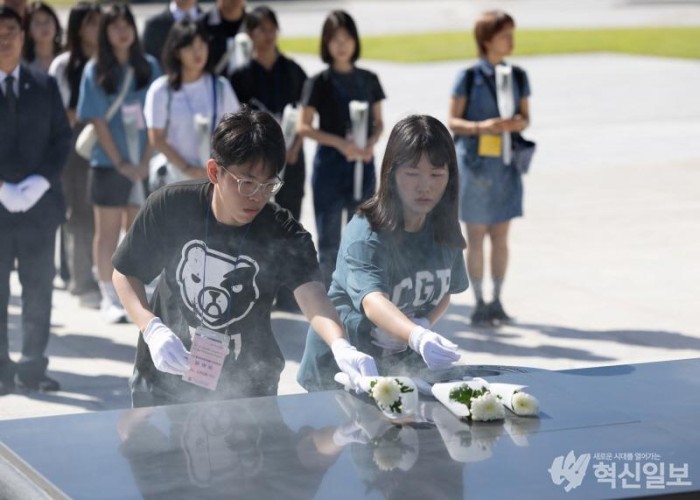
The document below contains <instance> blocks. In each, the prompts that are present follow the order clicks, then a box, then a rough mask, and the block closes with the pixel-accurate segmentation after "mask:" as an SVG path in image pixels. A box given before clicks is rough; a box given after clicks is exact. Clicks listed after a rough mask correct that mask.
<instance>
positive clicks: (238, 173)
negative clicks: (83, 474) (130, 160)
mask: <svg viewBox="0 0 700 500" xmlns="http://www.w3.org/2000/svg"><path fill="white" fill-rule="evenodd" d="M285 155H286V150H285V143H284V138H283V136H282V131H281V129H280V127H279V125H278V124H277V122H276V121H275V119H274V118H273V117H272V116H271V115H269V114H268V113H264V112H261V111H252V110H250V109H248V108H246V107H244V108H243V110H241V111H239V112H237V113H232V114H228V115H226V116H224V118H223V119H222V120H221V121H220V122H219V125H218V126H217V128H216V130H215V131H214V135H213V140H212V156H211V158H210V159H209V160H208V161H207V166H206V171H207V176H208V179H207V180H200V181H192V182H187V183H178V184H171V185H168V186H165V187H163V188H161V189H159V190H158V191H156V192H155V193H153V194H152V195H151V196H150V197H149V199H148V200H147V201H146V204H145V206H144V208H143V210H142V211H141V212H140V214H139V216H138V217H137V219H136V221H135V222H134V225H133V226H132V228H131V229H130V230H129V232H128V234H127V235H126V238H125V239H124V241H123V242H122V244H121V245H120V247H119V248H118V249H117V252H116V254H115V255H114V267H115V269H116V271H115V275H114V284H115V287H116V289H117V291H118V293H119V296H120V298H121V300H122V302H123V304H124V306H125V307H126V310H127V311H128V313H129V317H130V318H132V320H133V321H134V323H135V324H136V325H137V326H138V327H139V329H140V331H141V332H142V335H141V336H140V337H139V341H138V347H137V354H136V365H135V369H134V375H133V376H132V378H131V391H132V401H133V404H134V406H152V405H161V404H175V403H185V402H195V401H203V400H210V399H232V398H238V397H253V396H268V395H275V394H277V386H278V383H279V377H280V373H281V371H282V368H283V367H284V358H283V357H282V353H281V351H280V348H279V346H278V344H277V342H276V340H275V338H274V335H273V333H272V325H271V322H270V312H271V307H272V301H273V299H274V297H275V294H276V293H277V289H278V288H279V287H280V286H281V285H285V286H287V287H288V288H290V289H291V290H294V296H295V298H296V300H297V302H298V303H299V306H300V307H301V310H302V311H303V313H304V314H305V315H306V317H307V318H308V320H309V321H310V323H311V324H312V325H313V327H314V330H315V331H317V332H318V333H319V335H320V336H321V337H322V338H323V339H324V341H325V342H326V343H327V344H328V345H330V346H331V349H332V352H333V355H334V359H335V361H336V363H337V365H338V366H339V367H340V369H341V370H343V371H344V372H346V373H348V375H349V376H350V378H351V380H355V381H357V380H358V378H359V376H360V375H368V376H371V375H374V374H376V366H375V364H374V360H373V359H372V358H371V357H369V356H367V355H365V354H362V353H360V352H359V351H357V350H356V349H355V348H353V347H352V346H351V345H350V344H349V343H348V342H347V341H346V340H345V339H344V338H343V330H342V327H341V325H340V321H339V320H338V316H337V314H336V312H335V309H334V308H333V306H332V305H331V303H330V301H329V300H328V297H327V295H326V292H325V288H324V287H323V285H322V284H321V282H320V274H319V269H318V262H317V261H316V251H315V249H314V246H313V242H312V240H311V236H310V235H309V233H308V232H306V230H304V228H303V227H302V226H301V225H300V224H299V222H297V221H296V220H295V219H294V218H292V217H291V215H290V214H289V212H288V211H287V210H283V209H281V208H280V207H279V206H278V205H276V204H274V203H270V197H271V196H272V195H274V194H275V193H277V192H278V191H279V189H280V188H281V187H282V181H281V180H280V178H279V174H280V171H281V170H282V167H283V166H284V160H285ZM156 276H160V281H159V285H158V288H157V289H156V291H155V293H154V295H153V297H152V299H151V302H150V304H148V303H147V301H146V294H145V291H144V283H149V282H151V281H152V280H153V279H154V278H155V277H156ZM205 350H206V352H205ZM207 352H208V353H209V355H207ZM205 358H206V359H205ZM202 363H204V364H205V365H206V366H204V367H202Z"/></svg>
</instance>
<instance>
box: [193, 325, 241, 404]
mask: <svg viewBox="0 0 700 500" xmlns="http://www.w3.org/2000/svg"><path fill="white" fill-rule="evenodd" d="M229 340H230V338H229V336H228V335H225V334H223V333H218V332H215V331H213V330H209V329H208V328H204V327H201V326H200V327H199V328H197V330H195V332H194V337H193V339H192V348H191V349H190V359H189V369H188V370H187V372H185V374H184V375H183V376H182V380H184V381H185V382H189V383H190V384H194V385H198V386H199V387H204V388H205V389H209V390H210V391H213V390H215V389H216V386H217V384H218V383H219V377H220V376H221V369H222V368H223V366H224V361H225V360H226V356H227V355H228V353H229V349H228V344H229Z"/></svg>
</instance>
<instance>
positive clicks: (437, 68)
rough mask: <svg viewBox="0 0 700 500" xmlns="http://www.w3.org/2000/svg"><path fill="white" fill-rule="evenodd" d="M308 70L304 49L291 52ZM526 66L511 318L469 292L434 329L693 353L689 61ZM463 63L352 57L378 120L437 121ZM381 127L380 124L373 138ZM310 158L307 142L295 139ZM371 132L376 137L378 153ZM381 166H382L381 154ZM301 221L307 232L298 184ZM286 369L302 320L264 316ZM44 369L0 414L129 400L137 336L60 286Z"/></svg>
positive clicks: (510, 357) (649, 353)
mask: <svg viewBox="0 0 700 500" xmlns="http://www.w3.org/2000/svg"><path fill="white" fill-rule="evenodd" d="M298 60H299V61H300V62H301V63H302V64H303V65H304V67H305V68H306V69H307V71H308V72H309V73H313V72H314V71H317V70H318V69H319V68H320V67H321V66H320V62H318V61H317V60H316V58H310V57H299V58H298ZM514 60H515V61H517V62H518V63H520V64H522V65H523V66H524V67H526V68H527V69H528V71H529V73H530V78H531V80H532V86H533V90H534V93H533V97H532V114H533V126H532V128H531V129H530V130H528V133H527V135H528V136H530V137H532V138H533V139H536V140H537V141H538V148H539V149H538V153H537V156H536V158H535V165H534V167H533V171H532V173H531V174H530V175H529V176H528V177H527V178H526V180H525V185H526V198H525V213H526V216H525V217H524V218H523V219H521V220H517V221H516V222H515V223H514V224H513V229H512V244H511V265H510V270H509V275H508V280H507V283H506V287H505V290H504V303H505V304H506V306H507V308H508V310H509V312H511V313H512V314H513V315H514V316H516V318H517V323H516V324H514V325H512V326H508V327H504V328H501V329H498V330H495V329H475V328H472V327H471V326H470V325H469V324H468V317H469V315H470V312H471V307H472V304H473V300H472V297H471V295H470V293H469V292H465V293H463V294H460V295H458V296H456V297H455V299H454V301H453V304H452V305H451V306H450V308H449V309H448V311H447V314H446V315H445V317H444V318H443V319H442V320H441V321H440V323H439V324H438V325H437V326H436V330H437V331H439V332H441V333H443V334H445V335H447V336H448V337H450V338H452V339H453V340H454V341H455V342H457V343H458V344H459V345H460V349H461V351H462V353H463V358H462V362H464V363H468V364H511V365H520V366H533V367H538V368H547V369H564V368H574V367H588V366H596V365H609V364H617V363H623V362H624V363H627V362H641V361H654V360H667V359H681V358H689V357H697V356H700V328H698V326H697V320H696V315H697V313H696V310H695V309H694V307H693V306H695V305H696V303H697V296H698V282H700V266H698V265H697V262H696V261H697V256H698V255H700V197H699V196H698V192H700V148H699V146H698V144H699V142H700V141H698V137H699V136H700V101H699V100H698V99H697V93H696V89H695V86H696V83H697V81H699V79H698V77H699V76H700V64H698V63H697V62H696V61H681V60H671V59H659V58H648V57H630V56H618V55H610V54H596V55H579V56H568V57H564V56H557V57H533V58H516V59H514ZM464 64H465V63H459V62H452V63H439V64H426V65H400V64H388V63H377V62H372V61H367V62H363V65H364V66H366V67H369V68H371V69H373V70H375V71H377V72H378V73H379V75H380V77H381V80H382V83H383V85H384V87H385V90H386V93H387V95H388V97H389V98H388V100H387V101H386V103H385V116H386V123H387V127H389V128H390V127H391V126H392V125H393V123H395V121H396V120H397V119H398V118H399V117H401V116H404V115H406V114H408V113H413V112H416V113H430V114H433V115H435V116H437V117H439V118H444V117H445V114H446V110H447V99H448V97H449V91H450V86H451V82H452V80H453V78H454V75H455V73H456V72H457V70H458V69H459V68H460V67H462V66H463V65H464ZM385 139H386V134H385ZM306 148H307V152H308V156H307V157H308V158H309V159H310V158H311V157H312V154H313V144H311V143H310V142H308V143H307V144H306ZM382 148H383V143H380V145H379V146H378V150H377V152H378V154H380V153H381V151H382ZM378 163H379V162H378ZM302 222H303V223H304V225H305V226H306V227H307V228H308V229H309V230H310V231H311V232H312V233H314V232H315V230H314V222H313V214H312V208H311V198H310V189H309V190H307V196H306V198H305V201H304V207H303V216H302ZM12 293H13V298H12V304H11V306H10V338H11V349H12V352H13V356H17V353H18V349H19V344H20V331H19V325H18V321H19V320H18V314H19V312H20V307H19V293H20V288H19V285H18V283H17V281H16V277H15V276H13V283H12ZM273 318H274V319H273V324H274V329H275V332H276V334H277V337H278V339H279V341H280V344H281V346H282V350H283V352H284V354H285V357H286V358H287V366H286V368H285V371H284V372H283V380H282V384H281V387H280V392H281V393H282V394H288V393H294V392H299V391H301V389H300V388H299V386H298V385H296V382H295V381H294V374H295V372H296V369H297V367H298V363H299V360H300V359H301V353H302V351H303V346H304V338H305V333H306V329H307V324H306V322H305V321H304V319H303V318H302V317H301V316H298V315H291V314H286V313H274V315H273ZM53 324H54V326H53V329H52V338H51V342H50V345H49V351H48V352H49V355H50V356H51V364H50V367H49V368H50V372H51V374H52V375H54V376H55V377H56V378H57V379H58V380H59V381H60V382H61V383H62V385H63V388H64V391H63V392H59V393H57V394H53V395H29V396H24V395H10V396H5V397H2V398H0V419H9V418H22V417H29V416H41V415H52V414H59V413H74V412H84V411H95V410H102V409H116V408H125V407H127V406H128V405H129V399H128V392H127V388H126V384H127V379H128V377H129V375H130V373H131V367H132V360H133V356H134V346H135V342H136V338H137V332H136V331H135V328H134V327H133V325H111V326H110V325H105V324H103V323H102V322H101V320H100V318H99V315H98V313H97V312H96V311H91V310H86V309H81V308H79V307H78V304H77V301H76V300H75V299H74V298H73V297H71V296H70V295H69V294H67V293H66V292H64V291H61V290H57V291H56V292H55V294H54V314H53Z"/></svg>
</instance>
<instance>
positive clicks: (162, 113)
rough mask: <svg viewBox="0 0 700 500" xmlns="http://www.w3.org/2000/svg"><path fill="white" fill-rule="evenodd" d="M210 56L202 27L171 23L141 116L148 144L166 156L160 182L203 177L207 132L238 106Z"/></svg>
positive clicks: (204, 172) (207, 147)
mask: <svg viewBox="0 0 700 500" xmlns="http://www.w3.org/2000/svg"><path fill="white" fill-rule="evenodd" d="M208 55H209V47H208V46H207V37H206V33H205V31H204V28H203V27H202V26H200V25H197V24H196V23H194V22H192V21H190V20H182V21H178V22H177V23H175V24H174V25H173V27H172V28H171V29H170V33H169V34H168V38H167V40H166V42H165V47H164V48H163V60H162V64H163V69H164V71H165V75H163V76H161V77H160V78H158V79H157V80H155V81H154V82H153V84H151V87H150V88H149V89H148V93H147V94H146V104H145V113H144V114H145V117H146V126H147V127H148V138H149V140H150V142H151V145H152V146H153V147H154V148H156V149H157V150H159V151H160V152H161V153H163V155H164V156H165V158H164V159H163V160H162V164H163V165H162V167H161V168H159V169H158V170H159V172H158V174H160V176H161V182H160V184H165V183H167V182H173V181H176V180H183V179H188V178H199V177H201V178H204V177H206V176H207V173H206V169H205V168H204V166H205V164H206V161H207V160H208V159H209V153H210V145H209V144H210V138H211V131H212V130H214V128H215V127H216V124H217V122H218V121H219V120H220V119H221V117H222V116H223V115H224V114H226V113H231V112H235V111H237V110H238V108H239V104H238V99H237V98H236V95H235V94H234V92H233V90H232V88H231V84H230V83H229V82H228V80H226V79H225V78H223V77H217V76H214V75H213V72H212V71H211V68H210V67H208V65H207V60H208ZM166 163H167V165H166ZM155 166H156V167H158V164H157V161H156V165H155ZM152 185H153V182H152Z"/></svg>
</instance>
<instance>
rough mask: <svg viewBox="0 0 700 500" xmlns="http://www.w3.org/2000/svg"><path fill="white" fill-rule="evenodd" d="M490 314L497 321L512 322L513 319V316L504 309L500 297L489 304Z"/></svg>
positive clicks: (492, 319)
mask: <svg viewBox="0 0 700 500" xmlns="http://www.w3.org/2000/svg"><path fill="white" fill-rule="evenodd" d="M488 315H489V317H490V318H491V321H495V322H496V323H510V322H511V321H513V318H511V317H510V316H508V315H507V314H506V312H505V311H504V310H503V306H502V305H501V301H500V300H498V299H496V300H494V301H493V302H491V303H490V304H489V305H488Z"/></svg>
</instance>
